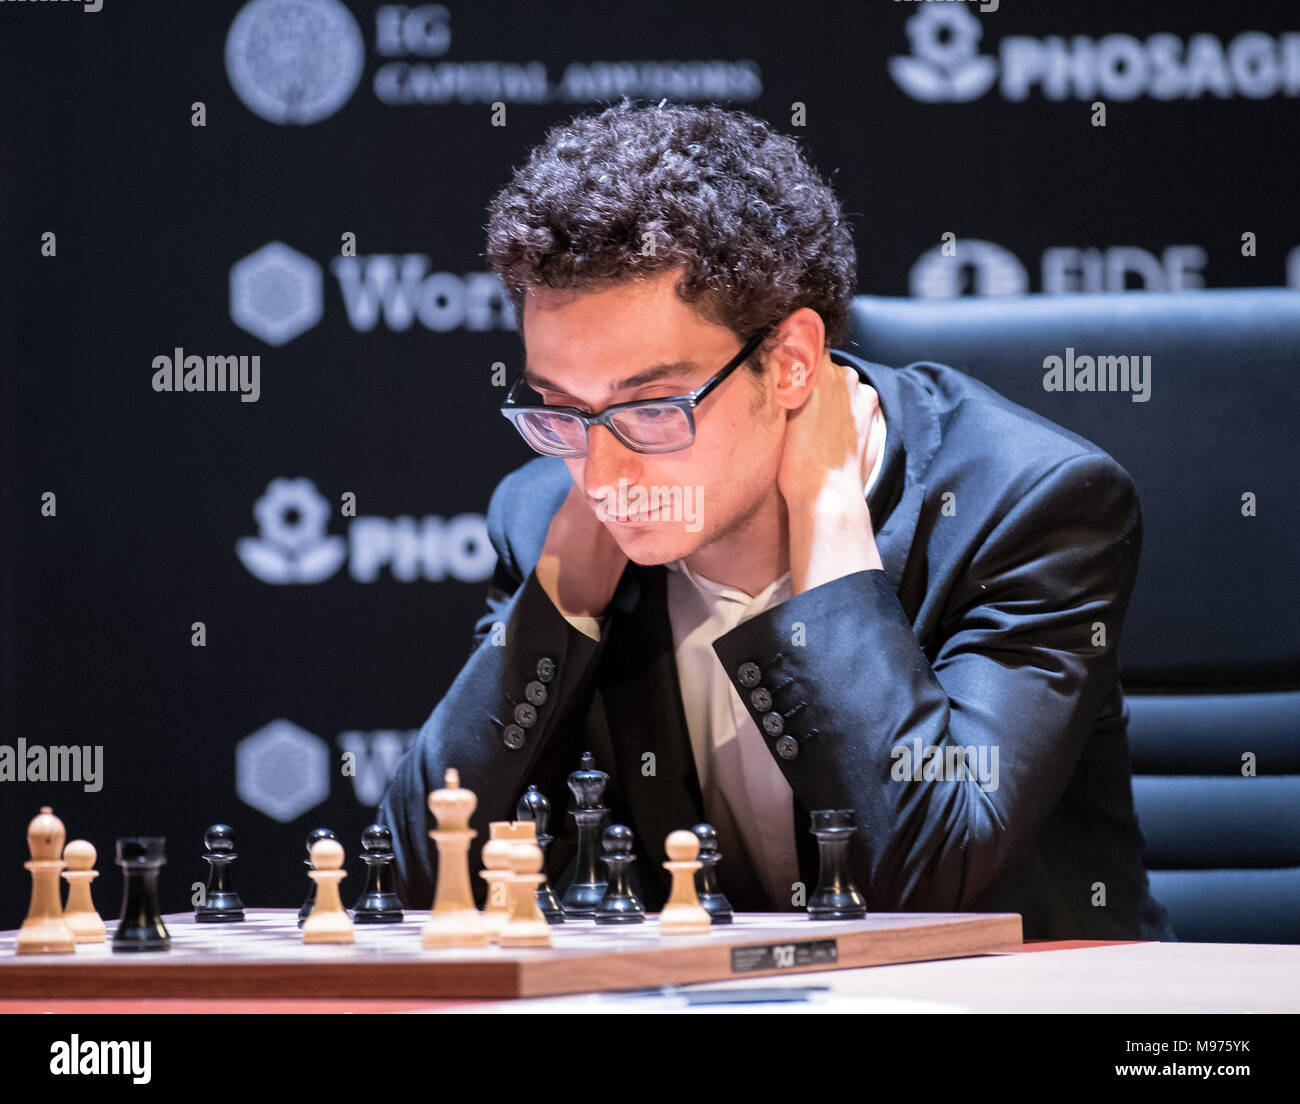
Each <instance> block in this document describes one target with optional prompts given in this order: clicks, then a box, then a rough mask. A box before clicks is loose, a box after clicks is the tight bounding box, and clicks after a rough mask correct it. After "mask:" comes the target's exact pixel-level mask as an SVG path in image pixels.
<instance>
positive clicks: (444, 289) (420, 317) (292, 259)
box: [230, 241, 517, 346]
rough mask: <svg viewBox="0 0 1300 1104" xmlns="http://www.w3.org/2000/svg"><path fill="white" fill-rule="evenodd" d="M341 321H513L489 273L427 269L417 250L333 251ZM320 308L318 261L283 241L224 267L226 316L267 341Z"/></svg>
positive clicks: (300, 326) (483, 326)
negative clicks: (359, 253) (351, 254)
mask: <svg viewBox="0 0 1300 1104" xmlns="http://www.w3.org/2000/svg"><path fill="white" fill-rule="evenodd" d="M329 267H330V271H331V273H333V275H334V276H335V278H336V279H337V280H338V284H339V293H340V295H341V296H342V299H343V309H344V314H345V316H346V318H347V320H348V324H349V325H350V326H351V327H352V329H353V330H355V331H356V332H357V333H369V332H370V331H372V330H374V329H376V328H377V327H380V326H382V327H383V328H385V329H388V330H393V331H395V332H397V333H403V332H405V331H406V330H409V329H410V328H411V327H412V326H413V325H415V324H417V323H418V324H419V325H420V326H422V327H423V328H424V329H426V330H431V331H433V332H434V333H448V332H450V331H452V330H466V331H470V332H481V331H484V330H493V329H500V330H514V329H517V323H516V319H515V312H514V307H513V305H512V304H511V302H510V299H509V297H508V296H507V295H506V292H505V288H504V287H502V285H501V281H500V280H499V279H498V278H497V276H496V275H495V274H494V273H491V272H470V273H467V274H465V275H463V276H462V275H459V274H457V273H454V272H438V271H433V262H432V259H431V258H430V257H428V256H427V255H426V254H423V253H404V254H398V253H392V254H390V253H377V254H373V255H371V256H364V257H335V258H334V259H333V260H332V261H331V262H330V266H329ZM323 315H324V295H323V269H322V267H321V265H320V264H319V263H318V262H316V261H314V260H312V258H311V257H307V256H304V255H303V254H302V253H299V252H298V251H297V250H296V249H291V248H290V247H289V246H287V245H285V244H284V242H278V241H276V242H270V243H269V244H267V245H264V246H262V248H261V249H258V250H256V251H255V252H253V253H250V254H249V255H248V256H247V257H244V258H243V259H242V260H239V261H236V262H235V264H234V265H233V266H232V267H231V269H230V319H231V321H232V322H234V323H235V325H236V326H238V327H239V328H240V329H241V330H245V331H246V332H248V333H250V334H252V335H253V336H254V337H260V338H261V339H262V340H263V341H265V342H266V343H267V344H268V345H275V346H279V345H284V344H286V343H287V342H289V341H292V340H293V339H294V338H295V337H298V336H299V335H300V334H303V333H306V332H307V331H308V330H310V329H311V328H312V327H313V326H315V325H316V324H317V323H318V322H320V320H321V318H322V317H323Z"/></svg>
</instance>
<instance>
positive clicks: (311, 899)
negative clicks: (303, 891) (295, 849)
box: [298, 828, 338, 928]
mask: <svg viewBox="0 0 1300 1104" xmlns="http://www.w3.org/2000/svg"><path fill="white" fill-rule="evenodd" d="M325 839H332V840H336V839H338V836H336V835H335V834H334V833H333V831H331V830H330V829H329V828H313V829H312V830H311V835H309V836H308V837H307V858H306V859H304V860H303V862H304V864H305V865H306V867H307V869H308V870H312V869H314V868H313V866H312V865H311V846H312V844H313V843H319V842H320V841H321V840H325ZM307 881H309V882H310V883H311V888H310V889H309V890H307V900H305V901H304V902H303V903H302V908H300V909H299V910H298V927H300V928H301V927H302V925H303V922H304V921H305V920H306V919H307V917H309V916H310V915H311V910H312V909H314V908H315V907H316V879H315V878H308V879H307Z"/></svg>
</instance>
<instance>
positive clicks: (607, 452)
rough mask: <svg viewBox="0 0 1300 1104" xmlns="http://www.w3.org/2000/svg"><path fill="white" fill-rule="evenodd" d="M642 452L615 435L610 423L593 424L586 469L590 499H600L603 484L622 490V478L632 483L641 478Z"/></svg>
mask: <svg viewBox="0 0 1300 1104" xmlns="http://www.w3.org/2000/svg"><path fill="white" fill-rule="evenodd" d="M640 472H641V454H640V453H638V452H634V451H633V450H632V449H630V448H628V447H627V446H626V445H625V444H623V442H622V441H620V440H619V439H618V438H617V437H615V436H614V434H613V433H612V432H610V429H609V427H608V426H592V427H591V429H590V430H588V431H587V457H586V466H585V470H584V472H583V475H584V478H585V480H586V491H587V497H588V498H598V497H602V496H598V495H597V494H596V492H597V491H598V490H600V489H601V488H602V487H606V488H609V489H610V490H617V489H618V481H619V479H620V478H622V479H626V480H627V481H628V484H629V485H632V484H635V483H637V482H638V480H639V478H640Z"/></svg>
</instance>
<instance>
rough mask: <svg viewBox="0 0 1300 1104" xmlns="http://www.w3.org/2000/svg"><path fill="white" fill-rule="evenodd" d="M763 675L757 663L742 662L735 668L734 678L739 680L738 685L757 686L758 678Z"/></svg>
mask: <svg viewBox="0 0 1300 1104" xmlns="http://www.w3.org/2000/svg"><path fill="white" fill-rule="evenodd" d="M762 677H763V672H762V671H760V670H759V669H758V664H757V663H742V664H741V665H740V667H739V668H738V669H737V670H736V678H738V679H739V680H740V685H741V686H744V687H745V688H747V689H748V688H749V687H751V686H757V685H758V680H759V679H760V678H762Z"/></svg>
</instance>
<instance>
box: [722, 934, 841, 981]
mask: <svg viewBox="0 0 1300 1104" xmlns="http://www.w3.org/2000/svg"><path fill="white" fill-rule="evenodd" d="M839 957H840V955H839V945H838V944H837V943H836V942H835V940H833V939H807V940H804V941H803V942H800V943H760V944H758V945H757V946H752V947H732V948H731V972H732V973H733V974H750V973H753V972H754V971H755V970H801V969H802V970H806V969H807V968H808V967H809V966H818V965H821V964H822V963H827V962H838V961H839Z"/></svg>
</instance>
